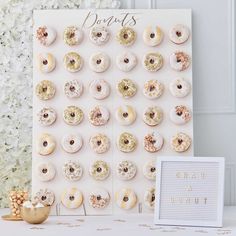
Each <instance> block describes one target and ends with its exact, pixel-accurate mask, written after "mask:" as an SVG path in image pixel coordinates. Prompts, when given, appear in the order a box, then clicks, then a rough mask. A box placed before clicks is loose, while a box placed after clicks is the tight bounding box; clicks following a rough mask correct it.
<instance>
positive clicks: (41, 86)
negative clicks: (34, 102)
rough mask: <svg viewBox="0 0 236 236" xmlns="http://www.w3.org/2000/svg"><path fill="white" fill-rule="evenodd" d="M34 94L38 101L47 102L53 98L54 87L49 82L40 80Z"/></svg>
mask: <svg viewBox="0 0 236 236" xmlns="http://www.w3.org/2000/svg"><path fill="white" fill-rule="evenodd" d="M35 93H36V96H37V97H38V98H39V99H40V100H49V99H51V98H53V97H54V95H55V93H56V87H55V85H54V84H53V83H52V82H51V81H49V80H42V81H41V82H39V83H38V84H37V85H36V88H35Z"/></svg>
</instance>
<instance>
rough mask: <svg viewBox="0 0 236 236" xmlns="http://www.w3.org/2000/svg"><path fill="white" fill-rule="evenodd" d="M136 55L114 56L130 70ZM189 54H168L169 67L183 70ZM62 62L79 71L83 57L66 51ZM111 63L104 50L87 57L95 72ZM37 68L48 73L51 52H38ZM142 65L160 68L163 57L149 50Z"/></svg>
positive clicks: (52, 62)
mask: <svg viewBox="0 0 236 236" xmlns="http://www.w3.org/2000/svg"><path fill="white" fill-rule="evenodd" d="M137 62H138V60H137V57H136V55H135V54H134V53H131V52H127V51H125V52H123V53H121V54H119V55H118V56H117V58H116V65H117V67H118V68H119V69H120V70H121V71H124V72H128V71H131V70H132V69H133V68H135V66H136V65H137ZM190 62H191V59H190V56H189V55H188V54H187V53H186V52H183V51H175V52H173V53H172V54H171V55H170V56H169V63H170V67H171V68H172V69H173V70H175V71H184V70H186V69H187V68H188V67H189V65H190ZM63 64H64V67H65V69H66V70H67V71H69V72H72V73H74V72H77V71H80V70H81V69H82V67H83V65H84V59H83V58H82V57H81V55H80V54H79V53H77V52H68V53H67V54H65V56H64V58H63ZM110 64H111V59H110V57H109V56H108V55H107V54H106V53H105V52H96V53H93V54H92V55H91V56H90V58H89V67H90V69H91V70H92V71H94V72H96V73H102V72H104V71H106V70H107V69H108V68H109V67H110ZM37 65H38V69H39V70H40V71H41V72H43V73H49V72H51V71H53V70H54V69H55V67H56V59H55V57H54V56H53V55H52V54H51V53H40V54H39V55H38V57H37ZM142 65H143V67H144V68H145V69H146V70H147V71H150V72H156V71H158V70H160V69H161V68H162V67H163V65H164V58H163V56H162V55H161V54H160V53H158V52H149V53H146V54H145V55H144V56H143V59H142Z"/></svg>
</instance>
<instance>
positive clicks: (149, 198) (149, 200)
mask: <svg viewBox="0 0 236 236" xmlns="http://www.w3.org/2000/svg"><path fill="white" fill-rule="evenodd" d="M155 192H156V190H155V188H150V189H147V190H146V191H145V193H144V198H143V202H144V205H145V206H146V207H148V208H149V209H151V210H153V209H154V208H155V198H156V194H155Z"/></svg>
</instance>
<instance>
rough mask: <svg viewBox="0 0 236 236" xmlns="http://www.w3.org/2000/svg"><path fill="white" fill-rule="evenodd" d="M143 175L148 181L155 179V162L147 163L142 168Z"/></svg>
mask: <svg viewBox="0 0 236 236" xmlns="http://www.w3.org/2000/svg"><path fill="white" fill-rule="evenodd" d="M143 175H144V176H145V177H146V178H147V179H148V180H155V179H156V163H155V161H147V162H146V163H145V164H144V166H143Z"/></svg>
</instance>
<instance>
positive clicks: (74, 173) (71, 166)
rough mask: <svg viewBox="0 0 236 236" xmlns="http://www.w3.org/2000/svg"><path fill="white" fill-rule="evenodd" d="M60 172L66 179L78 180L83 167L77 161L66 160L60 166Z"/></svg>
mask: <svg viewBox="0 0 236 236" xmlns="http://www.w3.org/2000/svg"><path fill="white" fill-rule="evenodd" d="M62 173H63V175H64V177H65V178H66V179H67V180H70V181H77V180H80V178H81V177H82V174H83V169H82V167H81V165H80V164H79V162H78V161H68V162H66V163H65V164H64V165H63V167H62Z"/></svg>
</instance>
